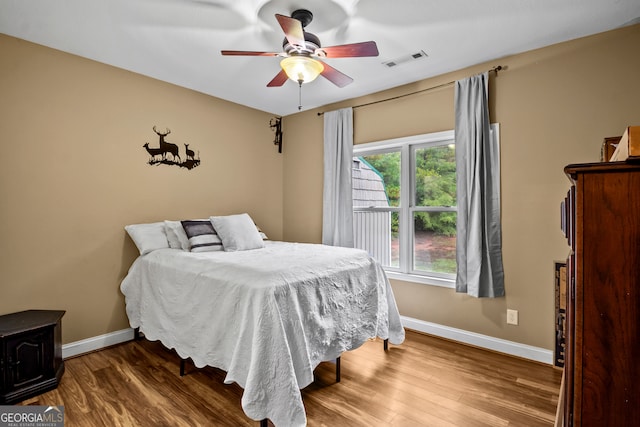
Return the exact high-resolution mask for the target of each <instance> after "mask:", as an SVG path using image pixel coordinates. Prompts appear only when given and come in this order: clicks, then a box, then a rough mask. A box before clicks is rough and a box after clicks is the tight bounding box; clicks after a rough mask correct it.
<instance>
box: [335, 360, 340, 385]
mask: <svg viewBox="0 0 640 427" xmlns="http://www.w3.org/2000/svg"><path fill="white" fill-rule="evenodd" d="M336 382H337V383H339V382H340V356H338V357H336Z"/></svg>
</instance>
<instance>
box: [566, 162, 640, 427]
mask: <svg viewBox="0 0 640 427" xmlns="http://www.w3.org/2000/svg"><path fill="white" fill-rule="evenodd" d="M565 172H566V174H567V175H568V177H569V178H570V180H571V182H572V184H573V185H572V187H571V190H570V191H569V193H568V194H567V198H566V199H565V201H564V203H563V209H562V213H563V219H562V228H563V230H564V232H565V235H566V237H567V239H568V241H569V245H570V246H571V251H570V256H569V259H568V261H567V275H568V277H567V285H568V286H569V290H568V292H567V340H566V355H565V372H564V387H563V388H564V394H563V396H562V397H561V399H560V400H561V402H562V405H563V408H559V409H560V410H559V414H561V415H562V416H563V424H564V425H565V426H597V427H603V426H612V427H613V426H616V427H617V426H640V164H631V163H624V162H614V163H594V164H579V165H569V166H567V167H566V168H565Z"/></svg>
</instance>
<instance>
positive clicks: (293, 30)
mask: <svg viewBox="0 0 640 427" xmlns="http://www.w3.org/2000/svg"><path fill="white" fill-rule="evenodd" d="M276 19H277V20H278V23H280V26H281V27H282V31H284V35H285V37H286V38H287V41H288V42H289V44H290V45H292V46H299V47H301V48H302V49H304V47H305V42H304V31H303V29H302V23H301V22H300V21H298V20H297V19H295V18H291V17H289V16H284V15H280V14H278V13H276Z"/></svg>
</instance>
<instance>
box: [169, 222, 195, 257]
mask: <svg viewBox="0 0 640 427" xmlns="http://www.w3.org/2000/svg"><path fill="white" fill-rule="evenodd" d="M164 230H165V232H166V233H167V240H168V241H169V247H170V248H172V249H182V250H183V251H188V250H189V238H188V237H187V233H185V232H184V228H182V222H180V221H165V222H164Z"/></svg>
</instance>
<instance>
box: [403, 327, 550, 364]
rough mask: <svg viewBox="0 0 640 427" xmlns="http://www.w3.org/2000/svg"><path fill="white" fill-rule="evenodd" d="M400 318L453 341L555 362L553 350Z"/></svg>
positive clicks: (535, 359) (427, 332)
mask: <svg viewBox="0 0 640 427" xmlns="http://www.w3.org/2000/svg"><path fill="white" fill-rule="evenodd" d="M400 318H401V319H402V324H403V325H404V327H406V328H409V329H413V330H415V331H418V332H424V333H425V334H430V335H435V336H437V337H442V338H447V339H450V340H453V341H458V342H461V343H465V344H469V345H473V346H476V347H481V348H485V349H487V350H493V351H498V352H500V353H505V354H509V355H511V356H517V357H522V358H524V359H529V360H534V361H536V362H541V363H546V364H548V365H552V364H553V351H551V350H547V349H544V348H540V347H533V346H530V345H526V344H520V343H517V342H514V341H507V340H503V339H500V338H494V337H490V336H488V335H481V334H476V333H475V332H469V331H465V330H463V329H456V328H451V327H449V326H444V325H439V324H437V323H431V322H425V321H424V320H419V319H413V318H411V317H406V316H400Z"/></svg>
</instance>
